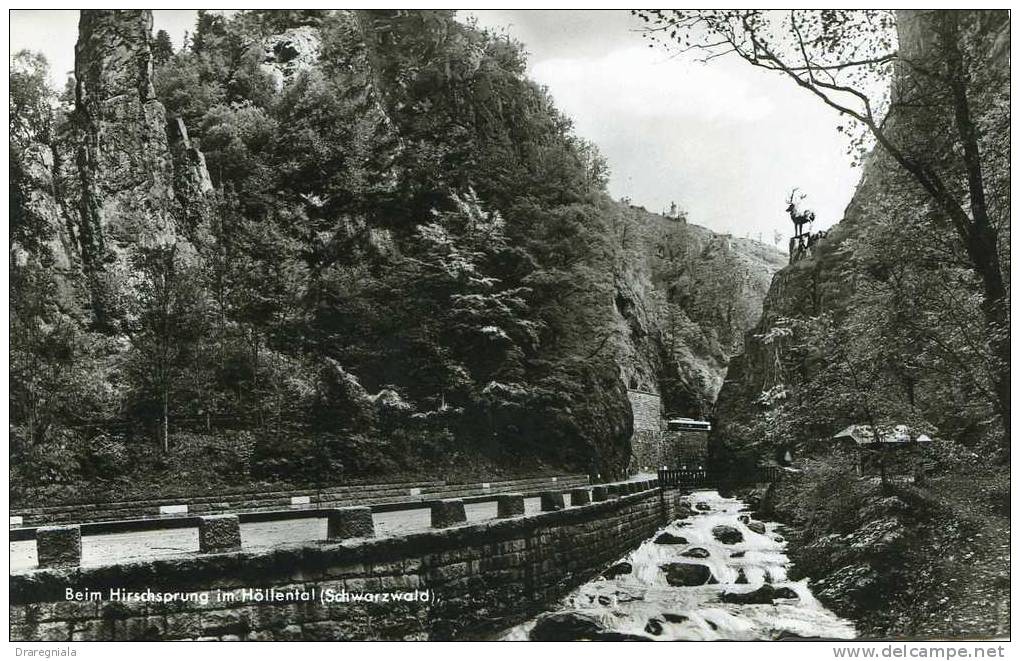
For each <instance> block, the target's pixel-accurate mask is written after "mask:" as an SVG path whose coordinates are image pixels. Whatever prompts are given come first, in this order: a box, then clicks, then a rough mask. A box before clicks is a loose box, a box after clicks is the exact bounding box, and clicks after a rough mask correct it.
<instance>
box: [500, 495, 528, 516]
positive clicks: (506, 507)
mask: <svg viewBox="0 0 1020 661" xmlns="http://www.w3.org/2000/svg"><path fill="white" fill-rule="evenodd" d="M522 514H524V494H522V493H501V494H499V496H497V497H496V516H497V517H499V518H501V519H506V518H508V517H511V516H520V515H522Z"/></svg>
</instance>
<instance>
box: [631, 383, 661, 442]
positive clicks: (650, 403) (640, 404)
mask: <svg viewBox="0 0 1020 661" xmlns="http://www.w3.org/2000/svg"><path fill="white" fill-rule="evenodd" d="M627 398H628V399H629V400H630V407H631V409H632V410H633V411H634V431H635V432H638V431H659V430H660V429H662V400H661V399H660V398H659V396H658V395H657V394H655V393H650V392H644V391H641V390H628V391H627Z"/></svg>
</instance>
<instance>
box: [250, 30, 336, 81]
mask: <svg viewBox="0 0 1020 661" xmlns="http://www.w3.org/2000/svg"><path fill="white" fill-rule="evenodd" d="M320 48H321V40H320V37H319V31H318V30H317V29H315V28H314V27H310V26H301V27H296V28H290V29H289V30H286V31H284V32H282V33H280V34H275V35H272V36H270V37H267V38H266V39H265V40H264V41H263V42H262V44H261V49H262V64H261V65H260V68H261V69H262V71H263V72H265V73H266V74H268V75H269V76H270V77H271V78H272V80H273V84H274V85H275V86H276V89H277V90H281V89H283V86H284V85H285V84H286V83H287V82H289V81H290V80H291V79H292V78H293V77H294V76H295V75H297V73H299V72H300V71H302V70H304V69H308V68H310V67H313V66H315V64H316V63H317V62H318V60H319V51H320Z"/></svg>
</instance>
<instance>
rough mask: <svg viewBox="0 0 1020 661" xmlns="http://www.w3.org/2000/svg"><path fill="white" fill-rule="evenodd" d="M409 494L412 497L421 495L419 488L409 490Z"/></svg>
mask: <svg viewBox="0 0 1020 661" xmlns="http://www.w3.org/2000/svg"><path fill="white" fill-rule="evenodd" d="M409 493H410V494H411V495H412V496H420V495H421V487H414V488H413V489H411V490H410V491H409Z"/></svg>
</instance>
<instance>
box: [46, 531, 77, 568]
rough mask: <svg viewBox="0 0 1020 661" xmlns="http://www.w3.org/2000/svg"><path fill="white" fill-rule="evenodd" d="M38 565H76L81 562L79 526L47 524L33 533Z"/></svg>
mask: <svg viewBox="0 0 1020 661" xmlns="http://www.w3.org/2000/svg"><path fill="white" fill-rule="evenodd" d="M35 548H36V554H37V555H38V556H39V567H40V568H45V567H77V566H78V565H80V564H81V527H80V526H47V527H44V528H39V529H38V530H37V531H36V533H35Z"/></svg>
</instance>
